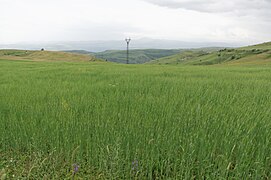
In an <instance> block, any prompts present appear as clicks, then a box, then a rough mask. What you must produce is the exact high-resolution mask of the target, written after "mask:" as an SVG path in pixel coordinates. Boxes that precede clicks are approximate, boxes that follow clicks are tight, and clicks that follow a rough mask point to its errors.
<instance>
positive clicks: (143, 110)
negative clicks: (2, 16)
mask: <svg viewBox="0 0 271 180" xmlns="http://www.w3.org/2000/svg"><path fill="white" fill-rule="evenodd" d="M0 68H1V71H0V122H1V123H0V171H1V169H2V171H1V172H0V177H1V176H2V178H3V179H4V178H5V177H6V179H270V178H271V148H270V147H271V131H270V129H271V121H270V119H271V109H270V107H271V92H270V89H271V81H270V78H271V71H270V68H271V66H270V65H267V66H261V65H257V66H249V65H247V66H234V67H233V66H222V65H221V66H163V65H121V64H111V63H99V62H96V63H91V62H80V63H79V62H33V61H8V60H0ZM78 168H79V169H78Z"/></svg>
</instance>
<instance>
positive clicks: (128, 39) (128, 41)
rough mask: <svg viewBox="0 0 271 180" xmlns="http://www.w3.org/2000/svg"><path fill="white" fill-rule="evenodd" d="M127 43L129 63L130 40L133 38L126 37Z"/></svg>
mask: <svg viewBox="0 0 271 180" xmlns="http://www.w3.org/2000/svg"><path fill="white" fill-rule="evenodd" d="M125 41H126V43H127V61H126V62H127V64H129V44H130V41H131V38H126V39H125Z"/></svg>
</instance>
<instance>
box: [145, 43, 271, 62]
mask: <svg viewBox="0 0 271 180" xmlns="http://www.w3.org/2000/svg"><path fill="white" fill-rule="evenodd" d="M150 63H152V64H185V65H214V64H231V65H233V64H263V63H264V64H266V63H271V43H270V42H269V43H263V44H258V45H253V46H247V47H242V48H236V49H227V48H224V49H220V50H218V51H213V52H204V51H198V50H195V51H185V52H182V53H180V54H176V55H173V56H169V57H164V58H160V59H157V60H154V61H151V62H150Z"/></svg>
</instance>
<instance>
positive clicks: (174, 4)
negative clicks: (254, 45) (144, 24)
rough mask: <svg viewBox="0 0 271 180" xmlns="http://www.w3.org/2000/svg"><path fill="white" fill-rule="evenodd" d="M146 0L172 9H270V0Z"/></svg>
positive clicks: (227, 10) (247, 10) (228, 10)
mask: <svg viewBox="0 0 271 180" xmlns="http://www.w3.org/2000/svg"><path fill="white" fill-rule="evenodd" d="M144 1H146V2H149V3H152V4H155V5H158V6H163V7H167V8H172V9H186V10H194V11H199V12H212V13H227V12H238V13H241V14H245V13H249V11H251V10H252V11H262V10H264V11H268V12H269V11H270V9H271V1H270V0H144Z"/></svg>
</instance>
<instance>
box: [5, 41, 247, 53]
mask: <svg viewBox="0 0 271 180" xmlns="http://www.w3.org/2000/svg"><path fill="white" fill-rule="evenodd" d="M242 45H244V44H234V43H223V42H185V41H174V40H160V39H148V38H143V39H137V40H133V39H132V41H131V44H130V48H131V49H187V48H201V47H240V46H242ZM41 48H44V49H45V50H57V51H60V50H61V51H63V50H75V49H78V50H85V51H91V52H102V51H105V50H125V49H126V43H125V41H124V40H119V41H72V42H38V43H16V44H2V45H1V44H0V49H29V50H40V49H41Z"/></svg>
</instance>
